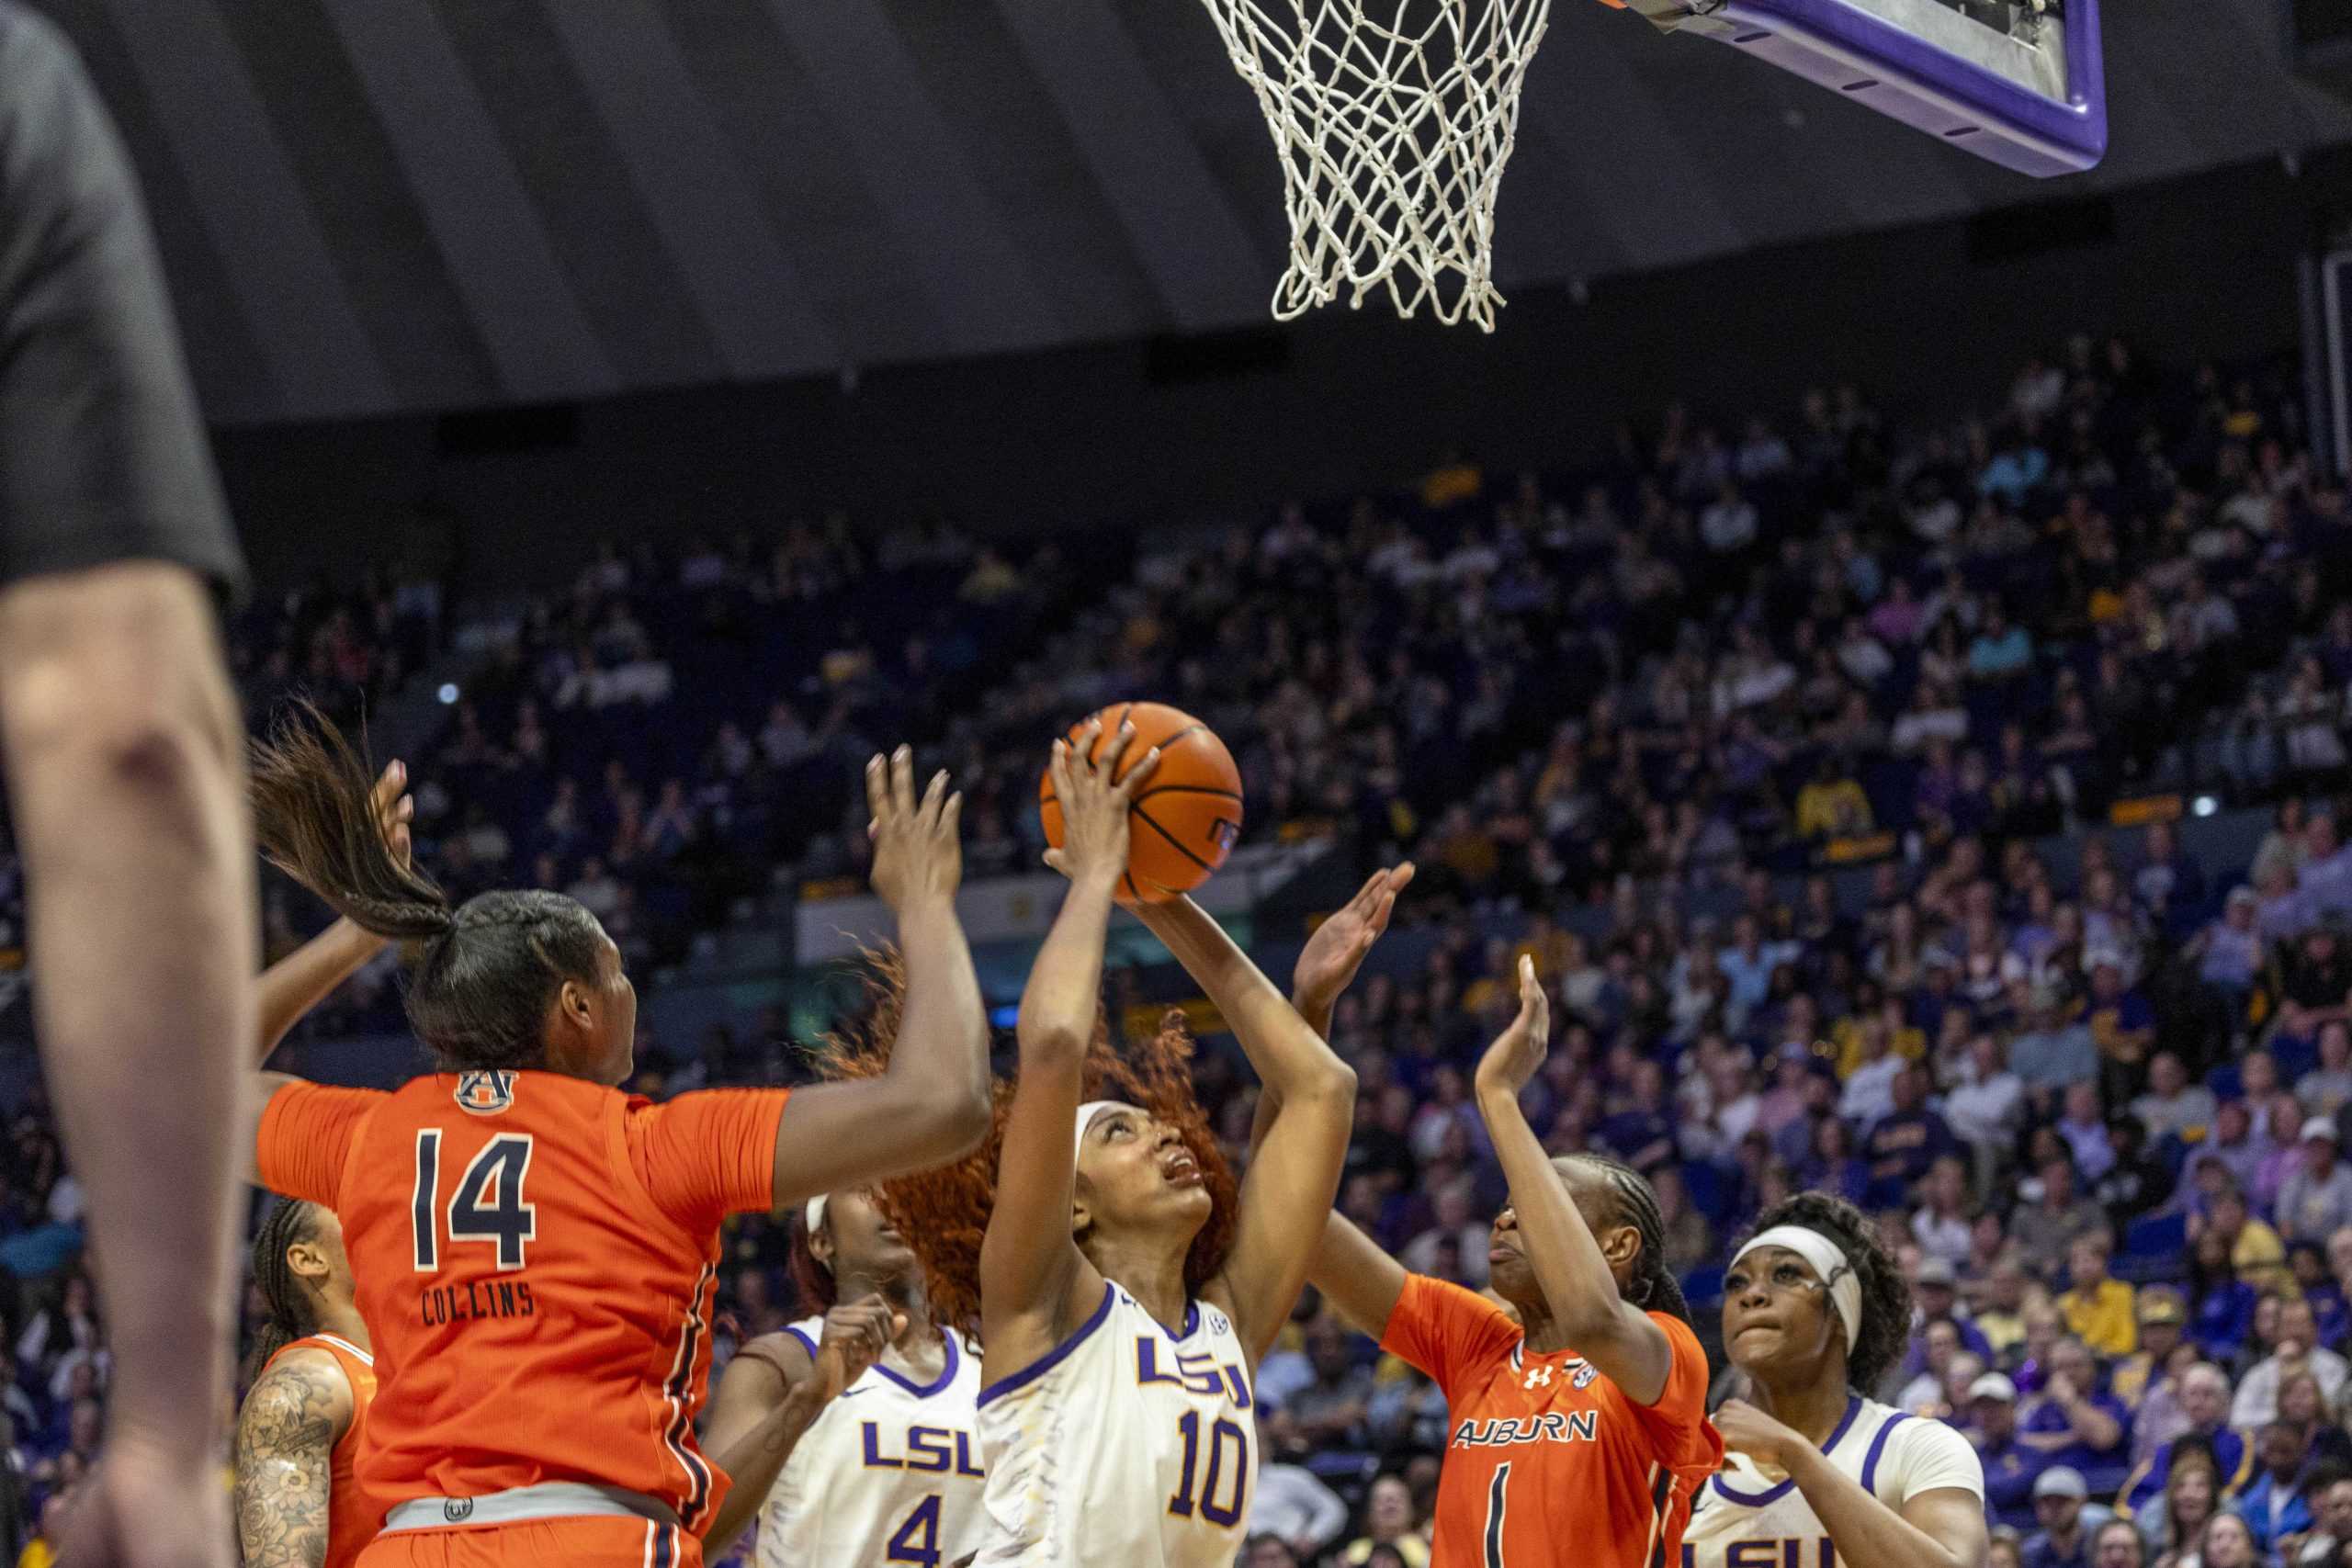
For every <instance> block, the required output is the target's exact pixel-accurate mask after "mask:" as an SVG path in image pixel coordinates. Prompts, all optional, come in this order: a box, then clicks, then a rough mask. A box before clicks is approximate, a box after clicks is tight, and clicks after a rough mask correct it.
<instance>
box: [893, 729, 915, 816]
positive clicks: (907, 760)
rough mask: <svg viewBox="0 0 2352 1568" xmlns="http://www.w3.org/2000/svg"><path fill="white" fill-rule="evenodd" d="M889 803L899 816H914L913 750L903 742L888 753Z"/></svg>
mask: <svg viewBox="0 0 2352 1568" xmlns="http://www.w3.org/2000/svg"><path fill="white" fill-rule="evenodd" d="M890 801H891V804H892V805H894V806H896V807H898V808H899V816H901V817H912V816H913V815H914V814H915V749H914V748H913V747H911V746H909V745H907V744H906V743H905V742H903V741H901V742H900V743H899V749H898V750H895V751H893V752H891V753H890Z"/></svg>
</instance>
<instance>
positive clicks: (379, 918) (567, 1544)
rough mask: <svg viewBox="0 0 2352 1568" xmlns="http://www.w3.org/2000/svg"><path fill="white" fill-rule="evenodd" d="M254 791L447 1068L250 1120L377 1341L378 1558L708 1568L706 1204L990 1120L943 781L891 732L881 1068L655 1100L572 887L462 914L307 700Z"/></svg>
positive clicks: (768, 1191)
mask: <svg viewBox="0 0 2352 1568" xmlns="http://www.w3.org/2000/svg"><path fill="white" fill-rule="evenodd" d="M866 794H867V800H868V804H869V807H870V809H871V811H872V814H873V827H872V831H873V834H874V840H875V853H874V872H873V880H874V885H875V887H876V891H877V892H879V893H880V894H881V895H882V897H884V898H885V900H887V901H888V903H889V905H890V906H891V908H892V909H893V911H894V912H895V913H896V915H897V917H898V921H899V942H900V944H901V946H902V948H903V949H904V952H905V954H906V959H905V962H906V969H907V983H906V988H907V998H906V1016H905V1021H904V1026H903V1027H902V1029H901V1030H900V1032H899V1047H898V1049H897V1050H896V1051H895V1052H894V1053H893V1056H892V1060H891V1063H890V1065H889V1067H888V1070H887V1071H886V1072H884V1073H883V1074H882V1076H880V1077H876V1078H872V1079H869V1080H867V1081H865V1082H860V1083H842V1084H826V1085H819V1086H815V1087H811V1088H807V1089H797V1090H783V1089H768V1090H755V1089H718V1090H708V1091H703V1092H698V1093H692V1094H684V1095H680V1096H679V1097H677V1098H676V1099H674V1100H670V1101H669V1102H667V1103H666V1104H662V1105H653V1104H649V1103H648V1102H646V1101H645V1100H639V1099H633V1098H630V1097H628V1096H625V1095H623V1094H622V1093H620V1092H619V1090H618V1089H616V1088H615V1087H614V1086H616V1085H617V1084H619V1083H621V1082H622V1081H624V1080H625V1079H626V1078H627V1077H628V1074H629V1071H630V1067H631V1053H632V1048H633V1046H634V1043H635V1035H636V1022H637V1004H636V992H635V990H634V989H633V988H632V987H630V985H629V981H628V976H627V975H626V974H625V973H624V972H623V970H622V968H621V963H620V953H619V951H618V950H617V949H616V947H615V946H614V945H613V942H612V940H611V939H610V938H609V937H608V936H606V935H605V932H604V931H603V929H602V927H601V926H600V925H599V924H598V923H597V921H596V919H595V918H594V916H593V915H591V914H590V913H589V912H588V911H587V910H586V909H584V908H582V907H581V906H580V905H579V904H577V903H576V902H574V901H573V900H571V899H569V898H565V897H559V896H556V895H552V894H546V893H515V892H496V893H487V894H483V895H481V896H479V897H474V898H471V899H469V900H468V901H467V902H466V903H465V904H463V905H461V906H458V907H457V908H451V906H450V905H449V903H448V901H447V899H446V898H445V897H443V895H442V894H441V891H440V889H439V888H438V887H436V886H435V885H434V884H433V883H432V882H431V881H430V880H428V879H427V878H425V877H424V876H423V875H421V874H418V873H417V872H416V871H414V870H413V868H411V867H409V866H407V865H405V864H404V863H402V862H401V859H400V858H399V857H398V856H397V855H396V854H394V853H393V852H392V851H391V849H390V846H389V844H388V842H387V836H386V834H385V832H384V829H383V827H382V824H381V821H380V807H379V803H378V801H377V800H376V799H375V798H373V797H371V781H370V779H369V777H368V772H367V770H366V769H365V767H364V766H363V765H362V764H361V763H360V761H358V759H357V758H356V756H355V755H354V754H353V752H352V751H351V750H350V748H349V747H348V746H347V745H346V744H345V742H344V741H343V739H342V738H341V737H340V736H338V735H336V734H335V733H334V730H333V729H332V728H328V727H327V726H325V725H324V724H323V722H322V721H320V720H319V719H318V718H317V716H316V715H315V713H311V714H310V715H308V716H307V718H306V719H305V720H304V721H301V722H297V723H295V724H293V725H291V726H288V727H287V728H284V729H282V730H281V731H280V732H279V733H278V734H277V735H276V736H275V737H273V739H271V740H270V741H269V742H267V743H266V744H264V745H262V746H260V747H258V748H257V749H256V751H255V755H254V800H255V818H256V823H257V829H258V833H257V836H258V837H259V839H260V840H261V842H262V844H263V845H264V847H265V848H266V850H267V851H268V852H269V853H270V855H271V856H272V858H273V859H274V860H276V861H277V863H279V864H280V865H282V866H283V867H284V868H285V869H286V870H288V872H289V873H290V874H293V875H295V876H296V877H297V878H298V880H300V881H301V882H302V883H303V884H304V885H305V886H308V887H310V888H311V890H312V891H313V892H315V893H317V894H319V895H320V896H321V897H323V898H325V899H326V900H327V902H328V903H330V904H332V905H334V907H335V908H336V909H338V910H339V911H340V912H341V913H343V914H344V915H345V916H348V917H349V918H350V919H352V920H353V921H355V922H356V924H358V925H360V926H363V927H365V928H366V929H368V931H373V932H375V933H377V934H378V935H380V936H387V937H394V938H401V939H407V940H409V941H411V942H414V943H415V944H416V949H417V950H416V953H415V956H414V958H413V964H412V968H411V975H410V981H409V986H408V989H407V994H406V998H405V1000H406V1004H407V1010H408V1014H409V1019H410V1021H411V1023H412V1024H413V1026H414V1027H415V1029H416V1032H417V1033H418V1035H419V1036H420V1037H421V1038H422V1039H423V1041H424V1043H425V1045H426V1046H427V1047H428V1048H429V1049H430V1050H431V1051H432V1052H433V1053H434V1055H435V1057H436V1058H437V1059H438V1061H439V1064H440V1067H441V1070H440V1071H438V1072H435V1073H433V1074H430V1075H428V1076H425V1077H417V1078H413V1079H412V1080H410V1081H409V1082H408V1083H407V1084H406V1085H404V1086H403V1087H402V1088H401V1089H398V1090H396V1091H394V1092H392V1093H390V1094H386V1093H381V1092H377V1091H372V1090H361V1089H330V1088H326V1087H324V1086H321V1085H315V1084H306V1083H302V1082H300V1080H297V1079H293V1078H289V1077H267V1078H266V1082H265V1085H264V1091H263V1094H262V1095H261V1096H260V1097H259V1098H260V1100H261V1101H262V1103H263V1109H262V1111H261V1115H260V1121H259V1125H258V1127H257V1128H256V1129H255V1130H254V1132H253V1134H252V1135H253V1138H254V1146H255V1148H256V1151H257V1155H258V1162H259V1168H260V1179H261V1180H262V1182H263V1183H264V1184H265V1185H266V1186H269V1187H272V1188H274V1189H276V1190H278V1191H280V1192H283V1193H285V1194H287V1195H288V1196H289V1197H294V1198H299V1199H301V1200H304V1201H309V1202H312V1203H316V1204H319V1205H321V1206H322V1207H324V1208H328V1209H332V1210H333V1211H334V1213H336V1215H337V1216H338V1217H339V1218H340V1220H341V1223H342V1225H343V1228H344V1234H345V1242H346V1247H347V1248H348V1250H349V1253H350V1257H351V1262H352V1266H353V1273H354V1277H355V1279H356V1283H357V1300H358V1306H359V1311H360V1315H361V1317H362V1319H363V1320H364V1321H365V1323H366V1325H367V1327H368V1333H369V1336H370V1337H371V1339H372V1341H373V1345H374V1348H375V1353H376V1357H377V1369H376V1370H377V1373H378V1377H379V1388H378V1393H377V1397H376V1401H375V1404H374V1405H373V1406H372V1407H371V1409H370V1411H369V1416H368V1441H367V1443H366V1444H365V1445H364V1447H363V1449H362V1450H361V1452H360V1455H359V1460H358V1481H359V1484H360V1485H361V1486H362V1488H363V1489H364V1490H365V1491H366V1492H367V1493H368V1494H369V1495H370V1496H371V1497H373V1498H375V1499H378V1500H379V1501H381V1502H382V1503H383V1504H384V1505H385V1506H387V1507H388V1508H389V1510H390V1511H389V1513H388V1514H387V1515H386V1517H385V1518H384V1521H383V1530H382V1533H381V1534H379V1535H378V1536H377V1537H376V1539H375V1540H374V1541H373V1542H371V1543H370V1544H369V1545H368V1547H367V1548H366V1549H365V1550H364V1551H362V1553H361V1557H360V1561H361V1562H362V1563H363V1564H364V1565H365V1568H395V1565H399V1564H418V1565H420V1568H423V1565H433V1568H443V1565H448V1564H456V1563H465V1564H468V1565H469V1568H470V1565H474V1564H497V1563H503V1562H517V1563H520V1562H532V1563H539V1562H566V1563H571V1564H576V1565H583V1568H602V1565H605V1564H610V1565H612V1568H647V1565H648V1564H652V1565H656V1568H692V1565H693V1564H694V1563H695V1562H699V1561H700V1559H701V1541H700V1539H699V1538H700V1535H701V1533H702V1531H703V1530H704V1529H707V1526H708V1525H709V1523H710V1522H711V1519H712V1517H714V1515H715V1513H716V1511H717V1509H718V1507H719V1506H720V1505H721V1504H722V1503H723V1502H724V1500H725V1495H726V1493H727V1489H728V1484H729V1483H728V1476H727V1470H728V1468H729V1465H730V1464H732V1463H735V1462H738V1456H737V1455H736V1454H735V1453H734V1452H732V1451H729V1452H725V1453H714V1454H709V1455H706V1454H705V1452H704V1451H703V1450H702V1449H701V1448H700V1447H699V1446H698V1445H697V1443H696V1441H695V1433H694V1419H695V1413H696V1410H697V1408H698V1407H699V1405H700V1404H701V1403H702V1394H703V1388H704V1383H705V1381H706V1379H707V1375H708V1369H709V1357H710V1348H709V1347H710V1320H709V1314H710V1302H711V1296H712V1293H713V1291H714V1288H715V1284H716V1280H717V1274H718V1269H717V1265H718V1227H719V1224H720V1221H721V1220H722V1219H724V1218H725V1217H726V1216H727V1215H728V1214H729V1213H741V1212H746V1211H766V1210H770V1209H772V1208H774V1207H775V1205H776V1204H777V1203H779V1202H784V1201H797V1200H798V1199H802V1198H805V1197H807V1196H809V1195H810V1194H812V1193H816V1192H820V1191H831V1190H838V1189H840V1188H842V1187H845V1186H854V1185H855V1184H857V1183H859V1182H862V1181H869V1180H873V1179H878V1178H880V1177H882V1176H886V1175H888V1174H891V1173H893V1172H896V1171H901V1170H907V1169H912V1168H922V1167H925V1166H930V1165H934V1164H936V1163H938V1162H939V1161H941V1160H944V1159H952V1158H954V1157H956V1156H958V1155H959V1154H961V1153H962V1152H964V1151H965V1150H967V1149H968V1148H969V1147H970V1146H971V1145H972V1144H973V1143H974V1142H975V1141H976V1140H977V1139H978V1136H979V1135H980V1134H981V1133H982V1132H984V1131H985V1128H986V1115H987V1104H988V1101H987V1072H988V1055H987V1041H988V1030H987V1021H986V1018H985V1015H984V1014H983V1012H982V1010H981V1003H980V995H979V987H978V982H977V980H976V978H975V976H974V975H973V972H972V964H971V955H970V953H969V952H968V951H967V947H966V944H965V941H964V934H963V931H962V930H961V928H960V927H959V926H958V925H957V923H956V915H955V907H954V895H955V891H956V884H957V882H958V880H959V878H960V873H961V855H960V852H959V850H958V846H957V843H956V820H957V815H958V813H957V802H956V799H955V798H954V797H951V796H950V795H948V793H947V790H946V786H945V780H944V775H943V776H942V777H940V778H938V779H934V780H933V783H932V784H931V787H930V789H929V791H928V793H926V794H924V795H922V796H921V797H920V798H918V796H917V794H916V791H915V788H914V782H913V759H912V757H911V755H910V753H909V752H908V751H907V750H906V749H905V748H903V747H901V748H900V749H899V751H898V752H897V753H896V755H895V756H894V757H892V758H891V759H890V760H889V761H888V762H886V761H884V760H883V759H881V758H879V757H877V758H876V759H875V760H874V761H872V762H871V763H870V764H869V765H868V767H867V770H866ZM873 1337H875V1338H876V1339H877V1340H878V1339H879V1338H880V1337H881V1336H880V1333H879V1331H878V1330H877V1331H876V1333H875V1334H874V1336H873ZM876 1348H878V1344H877V1346H876ZM832 1361H833V1362H834V1363H835V1364H837V1365H838V1364H839V1363H841V1361H842V1358H840V1357H838V1356H836V1357H834V1358H832ZM793 1416H794V1413H793V1412H790V1411H784V1410H780V1411H778V1412H777V1413H776V1415H775V1417H774V1419H775V1422H777V1423H779V1424H780V1423H782V1422H784V1421H786V1420H787V1419H791V1418H793ZM772 1438H773V1433H772V1432H771V1431H770V1430H768V1429H766V1427H765V1425H764V1424H763V1427H762V1428H761V1429H755V1430H754V1431H752V1432H751V1433H750V1434H748V1435H747V1436H746V1437H745V1438H743V1439H742V1443H743V1444H744V1445H745V1446H747V1447H748V1448H757V1447H759V1446H761V1445H764V1444H766V1443H768V1442H769V1441H771V1440H772Z"/></svg>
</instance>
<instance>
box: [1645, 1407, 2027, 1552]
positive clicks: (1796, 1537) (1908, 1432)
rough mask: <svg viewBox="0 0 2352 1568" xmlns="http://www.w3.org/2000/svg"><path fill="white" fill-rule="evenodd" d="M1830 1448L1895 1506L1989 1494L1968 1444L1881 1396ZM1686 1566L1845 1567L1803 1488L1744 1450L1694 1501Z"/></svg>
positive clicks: (1850, 1413)
mask: <svg viewBox="0 0 2352 1568" xmlns="http://www.w3.org/2000/svg"><path fill="white" fill-rule="evenodd" d="M1821 1451H1822V1453H1823V1454H1824V1455H1825V1456H1826V1457H1827V1459H1828V1461H1829V1462H1830V1463H1831V1464H1834V1465H1836V1466H1837V1467H1838V1469H1839V1470H1841V1471H1843V1472H1845V1473H1846V1474H1848V1475H1850V1476H1852V1477H1853V1478H1854V1479H1855V1480H1856V1481H1857V1482H1860V1483H1861V1487H1862V1490H1863V1491H1865V1492H1868V1493H1869V1494H1871V1495H1872V1496H1873V1497H1876V1498H1877V1499H1878V1500H1879V1501H1880V1502H1882V1503H1884V1504H1885V1505H1886V1506H1888V1507H1890V1508H1900V1507H1901V1506H1903V1505H1904V1504H1905V1503H1906V1502H1908V1501H1910V1500H1911V1499H1912V1498H1913V1497H1915V1496H1917V1495H1919V1494H1920V1493H1923V1492H1935V1491H1939V1490H1942V1489H1944V1488H1947V1487H1957V1488H1959V1489H1960V1490H1962V1491H1964V1492H1973V1493H1974V1494H1975V1495H1976V1497H1977V1500H1978V1501H1979V1502H1980V1503H1981V1502H1982V1501H1983V1500H1984V1497H1985V1467H1984V1465H1983V1464H1981V1463H1980V1462H1978V1461H1977V1458H1976V1450H1974V1449H1972V1448H1970V1447H1969V1446H1968V1439H1967V1438H1963V1437H1962V1436H1961V1435H1960V1434H1959V1433H1958V1432H1955V1431H1953V1430H1952V1429H1951V1427H1947V1426H1945V1425H1944V1424H1943V1423H1942V1422H1940V1421H1931V1420H1927V1419H1923V1418H1921V1417H1919V1416H1906V1415H1905V1414H1904V1413H1903V1412H1902V1411H1899V1410H1897V1409H1895V1408H1894V1407H1893V1406H1892V1405H1886V1404H1880V1403H1878V1401H1876V1400H1874V1399H1862V1398H1859V1397H1856V1398H1849V1400H1848V1401H1847V1403H1846V1416H1845V1419H1844V1420H1842V1421H1840V1422H1838V1429H1837V1430H1836V1431H1834V1432H1832V1433H1830V1434H1829V1439H1828V1441H1826V1442H1825V1443H1823V1444H1822V1445H1821ZM1682 1568H1838V1551H1837V1549H1836V1547H1835V1546H1833V1545H1832V1544H1831V1542H1830V1540H1829V1532H1828V1531H1827V1530H1826V1529H1823V1528H1822V1525H1821V1520H1820V1518H1819V1517H1817V1516H1815V1513H1814V1511H1813V1506H1812V1505H1811V1504H1809V1503H1807V1502H1806V1501H1805V1500H1804V1494H1803V1493H1801V1492H1799V1491H1798V1490H1797V1485H1796V1483H1795V1482H1793V1481H1790V1480H1787V1479H1785V1478H1782V1479H1780V1480H1777V1481H1776V1480H1773V1479H1770V1478H1769V1477H1767V1476H1766V1475H1765V1473H1764V1472H1762V1471H1760V1470H1758V1468H1757V1465H1756V1461H1754V1460H1751V1459H1749V1458H1748V1457H1747V1455H1746V1454H1740V1453H1735V1454H1729V1455H1726V1456H1725V1457H1724V1468H1723V1469H1722V1470H1720V1471H1718V1472H1715V1474H1714V1475H1713V1478H1711V1479H1710V1480H1709V1481H1708V1483H1706V1484H1705V1485H1704V1486H1702V1487H1701V1488H1699V1492H1698V1495H1696V1496H1695V1497H1693V1498H1692V1499H1691V1528H1690V1529H1686V1530H1685V1531H1683V1532H1682ZM1850 1568H1868V1564H1860V1563H1858V1564H1852V1565H1850Z"/></svg>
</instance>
